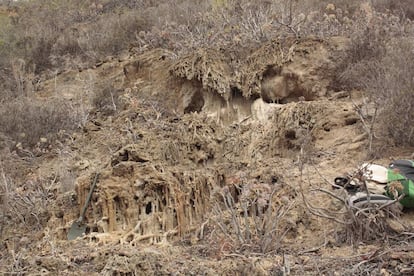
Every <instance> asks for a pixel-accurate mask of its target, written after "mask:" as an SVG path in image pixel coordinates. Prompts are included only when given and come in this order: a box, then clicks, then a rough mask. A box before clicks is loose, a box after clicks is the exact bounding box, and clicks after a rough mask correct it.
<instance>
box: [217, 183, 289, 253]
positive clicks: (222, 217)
mask: <svg viewBox="0 0 414 276" xmlns="http://www.w3.org/2000/svg"><path fill="white" fill-rule="evenodd" d="M236 181H237V182H238V180H237V179H236ZM286 191H287V190H286V187H283V184H280V183H274V184H270V185H269V184H263V183H261V184H242V183H238V184H236V185H234V186H226V187H224V188H223V190H222V191H220V192H219V193H218V194H217V196H218V197H217V198H216V200H215V203H214V205H213V208H212V212H213V217H212V220H213V222H214V223H213V225H214V227H215V228H216V231H215V232H214V235H213V234H212V235H211V240H210V243H211V248H210V250H211V253H212V254H217V255H218V256H217V257H221V256H222V254H224V255H225V254H229V253H236V252H237V253H242V254H249V253H253V252H256V253H261V254H270V253H277V252H278V251H279V250H280V248H281V247H282V242H283V240H284V238H285V235H286V234H287V233H288V231H289V230H291V228H290V227H291V226H290V225H289V223H287V222H286V220H287V219H286V217H287V216H288V215H287V213H288V212H289V211H290V210H291V209H292V208H293V205H294V203H295V201H294V200H289V199H288V196H287V195H286V194H285V193H286ZM291 192H292V191H291ZM281 194H284V195H285V196H284V198H285V202H284V203H282V204H280V199H279V198H278V197H279V196H280V195H281Z"/></svg>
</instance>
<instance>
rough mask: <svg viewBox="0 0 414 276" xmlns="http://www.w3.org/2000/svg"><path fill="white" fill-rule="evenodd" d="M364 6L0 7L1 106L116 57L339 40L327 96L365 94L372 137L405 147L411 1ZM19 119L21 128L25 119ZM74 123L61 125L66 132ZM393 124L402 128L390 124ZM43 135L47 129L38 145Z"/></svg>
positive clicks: (61, 0) (35, 0) (381, 0)
mask: <svg viewBox="0 0 414 276" xmlns="http://www.w3.org/2000/svg"><path fill="white" fill-rule="evenodd" d="M370 2H372V5H369V4H367V3H362V4H361V1H346V2H344V1H336V0H335V1H324V0H312V1H299V0H290V1H281V0H278V1H266V0H262V1H248V0H242V1H234V0H226V1H218V0H211V1H204V0H197V1H193V0H174V1H168V0H161V1H144V0H122V1H116V0H101V1H96V0H88V1H81V0H54V1H49V0H46V1H45V0H42V1H41V0H32V1H18V2H12V1H2V3H1V12H0V22H1V24H0V26H1V27H0V68H1V70H0V86H1V93H0V103H1V104H2V109H3V110H6V113H7V110H8V111H9V112H12V111H13V110H12V109H10V108H12V106H13V105H11V104H10V103H9V102H10V101H12V100H13V99H16V98H20V97H31V96H32V95H33V94H34V93H35V92H36V89H37V84H38V83H39V82H40V81H41V80H44V79H45V78H50V77H53V76H56V74H58V73H59V72H62V71H64V70H68V69H83V68H87V67H89V66H91V65H94V64H96V63H97V62H99V61H102V60H105V59H106V58H107V57H108V56H116V55H119V54H120V53H121V52H123V51H133V52H134V53H141V52H144V51H146V50H148V49H151V48H156V47H160V48H166V49H169V50H172V51H174V52H175V53H176V54H177V55H182V54H185V53H188V52H190V51H193V50H194V49H196V48H199V47H215V48H218V47H232V46H236V47H244V46H248V45H252V44H259V43H262V42H266V41H269V40H271V39H283V38H286V37H297V38H300V37H309V36H314V37H318V38H322V39H326V38H329V37H333V36H343V37H347V38H349V39H350V43H349V46H348V48H347V50H346V51H345V52H344V54H343V55H342V56H339V57H338V69H337V71H336V72H335V75H336V77H335V81H334V83H332V89H335V90H350V89H363V90H365V91H366V92H367V95H368V96H369V97H370V98H371V99H375V101H374V102H375V104H376V106H377V109H376V112H375V116H374V115H372V114H371V115H369V114H368V115H367V116H368V117H369V116H371V117H372V116H374V117H375V118H371V117H369V118H366V119H367V121H370V122H375V123H377V122H378V123H379V124H380V125H381V126H382V129H383V130H384V131H382V132H381V134H382V135H384V134H386V135H388V136H389V137H390V138H392V139H394V141H395V142H396V143H408V144H411V145H414V139H413V137H412V136H413V135H412V132H413V130H407V129H406V128H404V127H403V126H404V125H405V123H404V122H403V121H406V120H412V119H413V118H412V116H414V115H411V114H412V113H410V112H406V110H408V109H409V108H410V107H411V106H412V105H413V104H414V99H413V98H414V96H413V93H412V90H413V86H414V84H413V82H414V81H413V80H412V77H411V76H412V74H413V71H412V70H413V68H412V65H411V64H410V63H409V61H410V60H412V57H413V56H414V53H413V47H411V44H412V43H413V36H414V34H413V32H414V31H413V24H412V21H411V20H413V18H414V8H413V6H412V5H411V4H410V0H399V1H385V0H375V1H370ZM378 80H380V81H378ZM50 104H52V105H53V104H54V103H48V105H50ZM396 106H398V108H396ZM401 107H403V108H401ZM48 108H50V107H48ZM27 110H30V108H29V109H27ZM38 110H39V111H38V112H44V113H45V116H46V114H48V112H49V111H48V110H47V108H43V109H38ZM69 114H72V113H71V112H69ZM23 117H24V118H28V120H30V118H32V117H33V116H23V115H22V118H23ZM35 117H36V116H35ZM401 118H404V120H402V119H401ZM74 119H75V118H72V117H71V116H68V120H69V122H72V121H73V120H74ZM399 121H401V122H402V123H401V126H398V123H397V124H396V122H399ZM30 124H31V125H38V124H39V123H38V122H34V121H33V122H31V123H30ZM7 125H10V122H7V119H5V118H4V119H3V120H1V121H0V127H1V129H3V130H4V131H5V132H6V134H7V135H11V136H12V137H13V139H18V134H15V133H12V132H13V130H12V129H11V128H8V127H7ZM66 125H68V124H65V123H64V124H63V126H66ZM75 125H79V124H75ZM396 127H397V128H399V129H396ZM6 130H7V131H6ZM19 131H20V130H19ZM52 132H53V131H52ZM47 133H51V131H50V129H48V130H47V131H45V133H41V134H39V135H46V134H47ZM27 135H30V133H29V134H27ZM37 136H38V135H36V137H37ZM23 142H24V141H23Z"/></svg>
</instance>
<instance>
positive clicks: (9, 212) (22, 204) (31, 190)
mask: <svg viewBox="0 0 414 276" xmlns="http://www.w3.org/2000/svg"><path fill="white" fill-rule="evenodd" d="M53 184H54V183H53V182H52V183H47V182H46V180H39V179H33V180H28V181H26V182H25V183H23V184H21V185H17V184H16V183H14V182H13V180H12V179H10V178H9V177H7V176H6V174H5V173H4V171H3V168H2V167H0V206H1V210H2V212H1V214H0V216H1V217H0V230H1V231H3V230H5V228H7V227H10V226H11V227H13V228H14V230H13V231H15V232H16V233H17V232H18V231H22V230H24V229H21V227H24V228H25V229H26V230H40V229H41V228H42V227H43V226H45V224H46V222H47V221H48V220H49V218H50V212H49V211H48V205H49V202H50V201H51V200H52V198H53V197H54V194H53V193H52V191H51V185H53ZM17 225H18V226H19V227H17V228H16V226H17ZM1 231H0V233H1Z"/></svg>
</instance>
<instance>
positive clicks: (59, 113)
mask: <svg viewBox="0 0 414 276" xmlns="http://www.w3.org/2000/svg"><path fill="white" fill-rule="evenodd" d="M98 2H99V1H98ZM103 2H105V1H103ZM109 2H110V1H108V3H109ZM126 2H128V1H126ZM132 2H133V1H129V2H128V3H132ZM213 2H214V3H215V5H218V6H220V5H224V4H220V3H221V2H220V1H213ZM213 2H212V3H213ZM229 2H231V1H229ZM264 2H265V1H264ZM68 3H72V2H70V1H69V2H68ZM105 3H106V2H105ZM137 3H138V2H137ZM223 3H227V1H223ZM262 4H263V3H262ZM68 5H69V4H68ZM74 5H75V4H74ZM137 5H138V4H137ZM226 5H227V4H226ZM229 5H230V4H229ZM331 5H332V6H329V5H328V6H326V5H324V6H323V11H324V12H325V13H326V15H327V16H328V17H327V18H330V19H331V20H333V19H334V17H335V18H339V8H336V7H335V5H333V4H331ZM75 6H76V5H75ZM214 7H215V6H214ZM364 7H366V6H361V7H360V8H359V9H357V11H355V13H366V14H364V15H365V16H364V17H369V16H372V18H373V19H372V22H374V23H375V22H376V21H375V20H379V19H378V18H380V19H381V18H383V19H384V18H387V19H386V20H385V19H384V20H385V22H386V23H387V22H389V20H388V17H386V16H385V15H384V14H385V13H382V12H380V11H378V12H377V11H375V10H373V8H372V7H370V6H369V7H370V9H369V10H366V9H365V10H364ZM105 8H108V9H109V5H106V4H104V5H102V6H99V5H95V6H94V9H97V10H98V11H100V12H102V13H105V12H106V10H105ZM141 8H142V7H141ZM216 8H217V7H216ZM243 8H244V7H243ZM132 9H133V8H132V7H131V10H132ZM85 10H86V9H85ZM85 10H80V12H85ZM18 11H19V10H18V9H17V12H18ZM117 11H118V10H117ZM156 11H157V12H159V10H156ZM111 12H112V10H111ZM153 12H155V11H153ZM341 12H342V11H341ZM13 16H14V15H13ZM85 16H86V15H85ZM97 16H98V15H97ZM329 16H330V17H329ZM358 16H360V14H359V15H358ZM350 17H351V16H350ZM307 18H308V17H307ZM351 18H352V17H351ZM99 20H100V19H99V16H98V17H97V19H96V21H93V22H95V23H96V22H98V21H99ZM327 20H328V19H327ZM352 20H353V19H352ZM381 20H382V19H381ZM338 22H339V21H338ZM341 22H342V21H341ZM381 22H383V21H381ZM401 22H402V21H401ZM401 22H400V23H399V24H401V25H398V26H404V28H405V29H404V30H405V31H406V33H405V36H403V35H401V37H402V38H401V37H399V36H396V35H395V33H392V36H391V35H390V37H392V39H391V38H390V41H389V44H387V45H384V46H383V45H382V44H380V42H378V41H379V40H380V38H379V37H380V36H381V34H380V33H378V34H377V36H375V37H374V38H372V37H368V36H363V35H362V36H363V37H364V38H366V39H372V41H375V42H378V44H375V45H373V44H364V43H362V42H364V41H365V42H366V40H363V41H361V40H362V39H363V38H361V37H360V36H358V37H357V35H355V37H350V36H348V35H345V34H344V33H343V35H339V34H338V33H336V34H335V35H329V36H328V35H323V36H316V35H313V34H310V33H309V34H308V33H307V31H306V30H305V31H303V33H304V34H306V35H304V36H303V35H299V33H298V32H299V29H292V28H293V27H292V26H293V25H290V26H288V27H289V28H291V29H290V30H289V28H288V35H272V34H273V32H277V30H275V29H272V26H270V27H269V26H268V27H267V28H268V29H267V30H269V32H268V33H267V34H266V35H267V36H268V37H267V38H266V39H262V41H254V40H245V38H243V37H242V36H238V35H236V36H235V37H234V39H233V40H231V41H226V44H225V46H223V45H222V44H221V42H217V41H216V42H217V44H215V42H213V43H211V44H209V43H201V42H200V43H198V44H197V43H195V44H192V47H193V48H192V49H190V48H188V49H187V50H184V48H185V46H186V43H187V41H184V40H183V41H180V40H179V39H178V40H176V38H171V37H169V35H174V31H173V29H171V30H170V31H171V32H170V34H165V33H164V34H161V37H163V38H165V39H166V41H164V44H163V43H160V44H155V43H154V44H152V45H149V44H146V43H148V41H153V40H151V39H155V38H154V37H151V38H149V37H150V36H151V35H153V36H156V35H157V34H156V32H155V31H154V30H152V31H151V32H150V31H148V32H147V31H144V34H145V35H144V34H142V33H141V40H140V43H141V44H139V43H138V42H137V41H134V43H131V45H130V47H129V48H128V49H122V50H119V51H118V50H117V51H116V52H114V53H113V55H109V54H108V55H107V54H106V53H105V52H101V53H100V54H102V55H103V56H105V57H103V58H101V57H100V56H99V55H98V54H96V56H94V58H93V59H89V58H87V57H81V56H77V58H79V60H82V61H83V62H82V63H76V62H75V60H74V59H72V60H71V58H69V57H65V58H63V55H61V56H59V55H58V57H60V58H61V59H59V62H62V60H63V59H65V62H64V63H60V67H50V68H53V69H54V70H51V69H50V68H49V66H52V65H50V64H43V65H44V66H45V68H49V69H50V70H49V69H42V70H41V71H39V72H37V71H36V70H33V71H30V70H29V69H28V68H29V67H30V62H29V61H28V60H27V59H24V58H23V57H21V59H18V60H15V61H14V63H12V65H13V66H12V67H11V68H12V69H13V70H12V72H14V75H13V74H12V75H13V76H14V77H15V78H14V80H20V78H19V76H20V75H18V74H17V73H16V72H17V71H19V70H20V71H19V72H20V73H21V76H22V78H21V82H17V84H18V85H16V86H13V87H14V89H15V90H13V89H10V93H9V92H7V93H6V88H7V86H6V84H4V91H5V92H4V95H2V101H1V104H2V105H1V110H0V115H2V119H0V125H1V127H2V129H1V130H0V151H1V156H2V157H1V163H0V174H1V175H0V178H1V180H0V183H1V190H0V191H1V197H0V204H1V206H2V212H1V214H0V227H1V228H0V232H1V240H0V248H1V250H0V252H1V253H0V273H1V274H4V275H86V274H89V275H370V274H373V275H410V274H411V273H413V271H414V267H413V264H412V259H413V258H414V250H413V248H414V247H413V246H414V244H413V233H414V213H413V212H412V211H410V210H404V211H403V212H402V213H399V212H394V211H384V210H373V212H371V213H369V214H368V215H367V216H366V217H362V218H361V216H358V214H355V213H353V215H354V216H351V217H349V216H350V214H351V213H349V211H350V209H349V208H347V207H346V205H344V204H343V203H342V202H341V198H342V197H343V196H344V195H343V194H340V192H338V191H334V190H333V189H332V187H331V186H332V184H333V180H334V178H335V177H336V176H340V175H344V174H346V173H350V172H352V171H354V170H355V169H356V168H357V167H358V166H359V165H361V164H362V163H364V162H373V163H375V164H381V165H384V166H387V165H388V164H389V163H390V162H391V161H392V160H395V159H410V158H412V153H413V152H414V148H413V147H412V146H413V145H414V144H413V143H412V142H411V134H410V135H406V134H405V133H404V131H402V130H401V125H403V126H404V125H405V127H406V131H405V132H407V130H408V129H409V127H410V126H407V123H408V122H409V120H410V118H411V117H406V118H404V120H406V121H404V122H401V123H400V122H397V121H395V118H396V116H397V115H400V114H401V113H397V111H394V110H395V109H396V108H395V106H393V107H394V109H393V110H392V111H389V110H388V109H387V108H386V107H385V106H386V105H390V102H392V103H393V104H396V105H397V104H400V102H399V101H398V100H403V101H404V104H410V103H414V100H413V96H412V95H413V94H412V93H411V92H407V91H412V90H407V89H410V88H412V87H414V86H410V85H411V84H412V83H413V81H412V80H411V82H409V81H407V79H408V80H409V79H410V72H414V71H410V70H412V69H413V67H404V68H405V69H406V71H407V73H406V74H403V73H401V72H402V71H403V69H401V67H398V64H406V63H404V62H407V61H406V60H408V62H407V63H409V62H410V58H407V57H403V58H402V59H401V60H400V59H398V58H395V57H397V56H398V54H399V53H401V52H398V51H400V50H399V49H400V48H397V47H395V45H397V44H395V43H397V38H398V39H401V40H398V42H399V44H398V45H406V47H408V45H411V44H412V43H413V41H414V40H413V37H414V36H411V35H412V33H410V32H409V30H412V23H411V21H410V20H409V19H408V23H407V22H405V23H404V24H403V23H401ZM291 23H292V22H291ZM325 23H326V22H325ZM342 23H343V22H342ZM342 23H341V24H342ZM368 23H370V22H368ZM368 23H367V24H368ZM82 24H84V23H82ZM82 24H79V26H77V28H78V30H81V29H82V28H83V30H84V31H85V33H86V32H87V29H88V25H87V24H84V26H83V25H82ZM338 24H339V23H338ZM343 24H346V23H343ZM384 24H385V23H384ZM387 24H388V23H387ZM279 25H280V24H279ZM351 25H352V24H351ZM306 26H308V27H309V26H310V25H306ZM306 26H303V28H304V29H305V28H306ZM330 26H331V25H330ZM341 26H342V27H343V26H344V25H341ZM387 26H388V25H387ZM279 27H280V26H279ZM309 28H310V27H309ZM344 28H345V27H344ZM401 28H402V27H401ZM410 28H411V29H410ZM235 29H236V28H234V29H233V30H235ZM261 30H262V31H263V30H264V31H266V28H264V29H263V28H262V29H261ZM309 30H310V29H309ZM230 32H231V31H230ZM240 33H241V34H243V32H240ZM246 33H248V32H246ZM210 35H211V34H210ZM220 35H223V38H224V39H226V37H227V36H232V35H233V34H230V33H229V34H227V33H225V34H223V33H222V34H217V37H219V36H220ZM63 37H65V36H63ZM65 38H66V37H65ZM158 38H160V37H158ZM59 39H60V38H59ZM59 39H58V40H57V41H58V42H56V44H55V47H57V46H56V45H60V44H59V43H61V42H59V41H60V40H59ZM147 39H148V40H147ZM193 39H194V38H193ZM208 39H209V41H214V38H212V37H210V38H208ZM376 39H378V40H376ZM167 40H168V41H167ZM401 41H403V42H401ZM66 42H67V41H66ZM78 42H79V45H81V42H80V40H78ZM174 43H175V44H174ZM180 43H181V44H180ZM193 43H194V42H193ZM223 43H224V42H223ZM358 43H359V44H358ZM404 43H407V44H404ZM410 43H411V44H410ZM144 44H145V45H144ZM170 44H171V45H172V44H174V46H171V47H170V46H168V47H167V46H166V45H170ZM177 45H180V47H179V46H177ZM382 46H383V48H382ZM181 47H183V48H181ZM353 47H354V48H353ZM52 48H53V47H52ZM355 48H358V49H360V50H361V52H363V51H366V52H364V54H360V53H361V52H358V53H359V54H355V52H353V51H355ZM53 49H54V50H53V51H57V50H56V49H57V48H53ZM83 49H85V48H83ZM390 49H393V50H390ZM394 49H396V50H395V51H394ZM408 49H409V48H408ZM53 51H52V52H51V54H50V56H49V58H50V60H52V61H53V60H56V59H54V58H56V57H54V56H53V55H54V54H59V52H58V51H57V52H53ZM85 51H86V50H85ZM88 51H89V50H88ZM97 51H98V49H97ZM373 51H376V52H375V55H374V54H372V53H373ZM382 51H384V52H382ZM401 51H402V50H401ZM411 52H412V49H411ZM411 52H407V54H406V55H407V56H408V57H410V56H414V53H411ZM367 53H369V54H367ZM383 53H386V54H384V55H383ZM371 54H372V55H371ZM393 57H394V58H393ZM390 60H393V61H395V63H392V62H390ZM33 62H34V64H36V61H35V60H34V61H33ZM72 62H73V64H77V65H76V66H73V64H72ZM378 62H389V63H387V64H388V65H389V68H390V70H391V69H392V70H394V71H396V70H397V69H396V68H398V70H401V71H398V72H399V73H398V76H394V75H392V74H390V73H388V71H386V70H384V72H385V71H386V72H385V73H384V75H380V73H381V72H383V71H380V70H378V71H375V68H378V66H377V67H375V66H374V65H378ZM3 64H6V62H4V63H3ZM361 64H362V65H361ZM384 64H385V63H381V65H384ZM396 64H397V65H396ZM370 66H372V67H370ZM407 66H408V65H407ZM16 68H19V70H17V69H16ZM36 68H40V67H39V66H38V67H36ZM384 68H385V66H384ZM407 68H408V69H407ZM3 69H4V70H3V71H2V72H3V73H4V75H2V78H3V77H4V76H6V73H5V72H6V71H7V70H8V67H6V66H5V65H4V68H3ZM371 69H372V70H371ZM39 70H40V69H39ZM367 70H371V71H370V72H371V73H372V74H365V73H366V71H367ZM29 71H30V72H29ZM338 72H339V73H338ZM29 73H30V74H29ZM16 74H17V75H18V76H17V75H16ZM371 75H375V77H376V78H377V79H376V81H375V82H373V77H372V78H371ZM395 75H397V72H396V73H395ZM23 76H24V77H23ZM383 76H386V81H387V83H388V84H389V85H388V86H386V85H384V82H382V77H383ZM394 77H395V78H394ZM397 77H398V78H397ZM384 78H385V77H384ZM405 78H406V79H405ZM411 78H412V76H411ZM396 79H398V80H399V82H397V81H395V80H396ZM29 80H30V81H29ZM394 84H395V86H392V85H394ZM29 86H30V87H29ZM28 87H29V88H28ZM396 87H398V88H400V90H398V89H396ZM407 87H408V88H407ZM381 89H382V90H381ZM387 89H388V90H387ZM7 91H8V90H7ZM372 91H376V92H375V93H377V94H373V92H372ZM389 91H394V92H392V94H391V93H390V92H389ZM397 91H403V92H401V94H398V93H399V92H397ZM404 91H405V92H404ZM13 93H14V94H13ZM387 93H388V94H387ZM15 94H19V96H18V97H16V96H13V95H15ZM20 94H25V95H20ZM384 95H386V96H384ZM388 99H392V101H391V100H388ZM378 106H380V108H378ZM377 112H378V113H377ZM387 112H391V113H387ZM393 112H394V113H395V115H392V116H391V115H389V114H394V113H393ZM384 114H385V115H386V116H385V115H384ZM407 116H410V115H407ZM384 118H388V119H384ZM391 118H392V119H393V120H394V121H393V123H392V124H389V122H390V120H391ZM394 129H395V130H394ZM391 130H392V131H391ZM390 132H391V134H390V135H388V134H386V133H390ZM396 133H399V134H398V135H397V134H396ZM97 173H98V174H99V175H97ZM95 177H96V180H97V181H96V188H95V189H94V190H93V192H92V197H91V200H90V204H89V205H88V206H87V209H86V213H85V218H84V224H85V226H86V228H85V234H84V235H80V236H79V237H78V238H76V239H74V240H68V238H67V236H68V233H70V232H71V226H72V224H73V222H74V221H75V220H76V219H78V218H79V215H80V213H81V211H82V208H83V207H84V204H85V201H86V198H87V196H88V193H89V191H90V189H91V185H92V183H93V180H94V178H95ZM355 218H356V219H355ZM360 220H361V221H360ZM341 222H345V223H341Z"/></svg>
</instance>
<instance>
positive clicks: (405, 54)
mask: <svg viewBox="0 0 414 276" xmlns="http://www.w3.org/2000/svg"><path fill="white" fill-rule="evenodd" d="M413 37H414V32H413V29H412V26H411V23H410V21H408V20H402V19H400V18H399V17H397V16H395V15H390V14H383V13H377V12H374V13H373V17H372V20H371V22H369V24H367V26H366V27H365V28H364V29H362V30H361V31H359V32H358V33H356V34H355V35H354V36H353V37H351V40H350V43H349V45H348V47H347V49H346V51H345V52H344V53H343V55H342V56H341V57H339V62H338V65H337V68H336V77H335V79H334V80H333V85H332V88H333V89H337V90H341V89H344V90H351V89H361V90H364V91H366V96H367V98H368V100H369V101H368V102H369V103H371V104H373V107H374V108H373V111H372V112H370V113H369V114H365V115H364V116H365V118H364V119H365V120H366V121H367V122H369V124H371V126H369V127H367V129H370V132H373V131H376V132H378V133H377V134H381V137H388V138H391V139H392V141H393V142H394V143H395V144H398V145H402V144H406V145H414V139H413V137H412V136H413V132H414V129H413V128H412V127H410V126H409V125H407V123H406V122H409V121H411V120H413V119H414V118H413V115H412V114H411V112H409V110H410V109H411V108H412V107H413V105H414V94H413V90H414V80H413V78H412V75H413V74H414V65H413V64H412V62H411V61H412V60H413V58H414V51H413V46H414V44H413ZM369 134H370V137H374V136H377V137H379V136H380V135H374V134H373V133H369Z"/></svg>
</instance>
